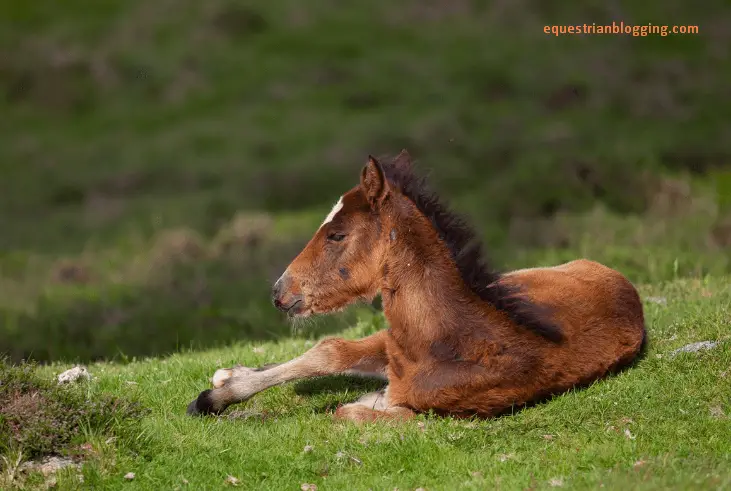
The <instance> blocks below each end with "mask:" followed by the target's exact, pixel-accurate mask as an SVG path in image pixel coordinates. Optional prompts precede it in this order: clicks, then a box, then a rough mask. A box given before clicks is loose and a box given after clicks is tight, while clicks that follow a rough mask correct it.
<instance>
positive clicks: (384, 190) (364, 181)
mask: <svg viewBox="0 0 731 491" xmlns="http://www.w3.org/2000/svg"><path fill="white" fill-rule="evenodd" d="M360 187H361V188H363V192H364V193H365V195H366V198H367V199H368V203H369V204H370V205H371V209H373V210H376V209H377V208H378V207H379V206H380V204H381V203H382V202H383V200H384V198H385V197H386V195H387V194H388V182H387V181H386V175H385V174H384V173H383V167H381V164H380V163H378V161H377V160H376V158H375V157H372V156H370V155H369V156H368V163H367V164H366V165H365V167H363V170H362V171H361V173H360Z"/></svg>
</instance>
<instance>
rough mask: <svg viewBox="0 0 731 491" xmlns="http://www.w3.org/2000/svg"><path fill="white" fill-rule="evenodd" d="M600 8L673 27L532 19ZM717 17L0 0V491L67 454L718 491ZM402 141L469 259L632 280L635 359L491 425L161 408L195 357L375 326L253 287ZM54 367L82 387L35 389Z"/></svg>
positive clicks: (628, 10)
mask: <svg viewBox="0 0 731 491" xmlns="http://www.w3.org/2000/svg"><path fill="white" fill-rule="evenodd" d="M612 21H624V22H625V23H633V24H645V23H650V22H651V23H654V24H684V25H688V24H689V25H699V26H700V33H699V34H698V35H685V36H668V37H657V36H655V37H653V36H648V37H637V38H635V37H617V36H565V37H558V38H556V37H550V36H547V35H545V34H544V32H543V27H544V25H547V24H569V23H584V22H597V23H611V22H612ZM729 22H731V9H729V7H728V5H727V2H725V0H709V1H707V2H705V4H704V8H703V9H699V8H697V7H696V6H695V5H694V4H691V3H688V2H683V1H680V0H667V1H663V2H660V1H654V0H648V1H647V2H644V3H640V2H635V1H630V0H616V1H611V2H584V3H583V4H581V6H578V5H576V6H575V5H568V4H566V5H563V4H561V5H559V4H556V5H549V4H548V3H547V2H545V1H543V0H518V1H512V0H511V1H507V0H494V1H490V2H487V1H481V0H470V1H467V0H450V1H439V0H433V1H423V0H404V1H401V2H392V1H386V0H375V1H373V2H370V3H362V4H356V3H350V4H347V5H345V4H342V3H339V2H334V1H332V0H322V1H319V2H317V3H316V4H315V3H313V4H311V5H310V4H308V5H307V7H304V6H303V4H302V2H295V1H293V0H276V1H273V2H268V3H267V2H264V3H261V2H259V3H255V2H248V1H245V0H207V1H205V2H198V1H194V0H178V1H176V2H172V1H170V0H106V1H103V2H100V1H97V0H65V1H64V2H61V3H59V2H54V1H51V0H37V1H33V2H30V1H27V2H21V1H16V2H12V1H6V2H0V47H1V48H2V49H0V115H2V117H0V356H1V355H7V359H4V360H3V362H2V365H1V368H2V370H0V373H2V377H1V378H0V453H1V454H2V457H3V458H2V459H0V488H2V489H5V488H12V487H18V488H21V489H22V488H25V489H37V488H43V487H44V486H45V484H46V483H47V482H46V481H45V480H44V478H42V477H41V476H40V475H38V474H37V473H36V474H30V475H29V474H28V473H27V472H24V471H21V467H22V464H23V462H28V461H35V460H38V459H40V458H42V457H43V456H44V455H49V454H60V455H66V456H73V457H78V458H79V459H80V461H81V462H83V468H82V469H81V471H76V470H70V469H69V470H65V471H61V472H60V474H59V476H58V484H57V489H78V488H87V489H116V488H118V487H119V488H122V487H125V488H131V489H177V488H180V489H185V488H190V489H218V488H224V487H227V486H232V485H233V484H232V483H226V482H225V479H226V477H227V476H228V475H231V476H234V477H236V478H237V479H238V480H239V482H238V487H240V488H243V489H301V486H302V484H303V483H309V484H316V485H317V486H318V488H319V489H320V490H322V489H388V490H390V489H393V488H395V487H398V488H399V489H401V490H405V489H416V488H419V487H422V488H425V489H430V490H436V489H484V488H499V489H537V488H545V487H552V486H555V487H559V486H562V487H564V488H571V489H582V488H587V489H596V488H597V487H599V486H600V483H602V484H604V488H607V489H617V488H630V489H668V488H670V489H723V488H725V487H729V486H731V475H730V473H729V471H728V469H729V468H730V467H731V466H730V465H729V464H730V463H731V462H729V461H730V460H731V443H729V442H731V430H730V426H729V425H730V423H729V422H730V420H729V416H730V415H731V406H730V404H731V401H730V400H729V394H730V393H731V390H729V389H731V387H730V386H729V383H730V381H731V372H729V370H731V357H730V355H729V352H730V350H729V334H728V333H729V332H731V330H729V327H731V326H730V322H731V314H730V313H729V304H730V303H731V291H730V289H729V286H728V285H729V280H731V254H730V253H729V251H730V250H731V171H730V170H729V169H731V136H730V135H731V126H729V124H730V123H729V118H728V117H727V115H728V114H729V113H731V105H730V104H731V98H729V97H728V86H729V85H728V80H729V79H731V64H730V63H729V59H731V58H730V57H729V56H728V47H729V46H731V37H730V34H729V32H730V31H729V30H728V24H729ZM404 147H406V148H408V149H409V151H410V152H411V153H412V155H413V156H414V157H415V159H416V161H417V165H419V166H420V167H421V168H422V169H423V170H425V171H426V172H428V173H429V174H430V176H431V181H432V182H433V183H434V184H435V187H436V188H437V189H438V190H439V191H440V192H441V193H442V194H444V196H445V197H446V198H448V201H449V202H452V203H453V205H454V207H455V208H457V209H458V210H459V211H463V212H465V213H466V214H467V215H468V217H469V218H470V221H472V222H473V223H474V224H475V225H476V229H477V230H478V231H479V234H480V235H481V236H482V237H483V238H484V239H485V241H486V246H487V249H488V251H490V256H491V257H492V258H493V259H494V264H495V265H496V266H497V267H499V268H501V269H511V268H521V267H531V266H541V265H554V264H558V263H560V262H563V261H567V260H571V259H575V258H577V257H586V258H589V259H593V260H597V261H599V262H602V263H604V264H606V265H608V266H610V267H613V268H616V269H618V270H619V271H621V272H622V273H624V274H625V275H626V276H627V277H628V278H629V279H630V280H631V281H633V282H634V283H636V284H637V285H639V286H640V288H641V291H642V294H643V297H644V298H645V299H646V302H645V308H646V314H647V319H648V328H649V332H650V340H651V344H650V351H649V353H648V356H647V358H646V359H644V360H643V361H642V362H640V363H639V365H638V366H637V367H635V368H633V369H631V370H628V371H627V372H625V373H623V374H621V375H619V376H617V377H614V378H612V379H610V380H606V381H602V382H600V383H597V384H596V385H594V386H592V387H590V388H588V389H586V390H581V391H577V392H575V393H571V394H566V395H564V396H561V397H558V398H556V399H554V400H552V401H550V402H546V403H544V404H541V405H539V406H537V407H533V408H530V409H527V410H524V411H521V412H519V413H517V414H515V415H511V416H507V417H503V418H499V419H496V420H492V421H482V422H480V421H473V422H464V421H461V422H456V421H451V420H449V419H443V420H440V419H435V418H429V417H424V418H421V419H420V420H419V421H418V422H413V423H409V424H406V425H397V426H388V425H372V426H366V427H363V428H358V427H354V426H351V425H346V424H341V423H338V424H335V423H333V422H331V420H330V416H329V413H330V412H331V411H332V410H333V409H334V408H335V407H336V406H337V404H340V403H345V402H349V401H351V400H353V399H355V398H357V397H358V396H359V394H361V393H362V392H364V391H366V390H370V389H373V388H374V382H370V381H363V380H358V379H346V378H330V379H322V380H316V381H309V382H300V383H295V384H291V385H287V386H283V387H280V388H276V389H272V390H270V391H268V392H266V393H263V394H260V395H259V396H257V397H255V398H254V399H253V400H251V401H249V402H248V403H247V404H246V405H243V406H242V407H239V408H234V410H235V412H232V413H231V415H226V416H224V417H222V418H220V419H191V418H187V417H185V416H184V410H185V406H186V404H187V403H188V402H189V401H190V400H191V399H193V398H194V397H195V396H196V395H197V394H198V392H199V391H200V390H202V389H203V388H205V387H206V385H207V380H208V378H209V377H210V376H211V375H212V374H213V372H214V371H215V369H216V368H219V367H221V366H228V365H231V364H232V363H241V364H244V365H257V364H260V363H265V362H270V361H281V360H284V359H287V358H290V357H292V356H295V355H297V354H299V353H301V352H302V351H303V350H305V349H306V348H307V347H308V346H311V345H312V344H313V343H314V342H316V340H317V339H318V338H321V337H322V336H325V335H345V336H361V335H364V334H368V333H370V332H372V331H373V330H375V329H377V328H381V327H383V319H382V317H381V314H380V313H379V312H378V308H377V305H376V308H374V307H373V306H360V307H358V308H353V309H350V310H349V311H347V312H345V313H343V314H339V315H336V316H332V317H329V318H323V319H320V320H318V321H317V322H316V323H313V324H312V325H308V326H306V327H305V328H304V329H300V330H294V329H292V326H290V325H289V324H288V323H287V321H286V320H285V319H284V318H283V317H282V315H281V314H280V313H279V312H277V311H276V310H275V309H274V308H273V307H272V306H271V303H270V300H269V291H270V285H271V281H272V279H274V278H276V277H277V276H278V275H279V274H280V273H281V272H282V270H283V269H284V268H285V267H286V265H287V263H288V262H289V261H290V260H291V259H292V257H293V256H294V255H295V254H296V253H297V251H298V250H299V249H300V248H301V247H302V246H303V245H304V244H305V243H306V241H307V240H308V239H309V237H310V236H311V234H312V233H313V231H314V230H315V229H316V227H317V226H318V224H319V223H320V221H321V220H322V217H323V216H324V215H325V214H326V213H327V211H328V210H329V208H330V207H331V205H332V203H333V202H334V200H336V199H337V196H339V195H340V194H341V193H342V192H343V191H344V190H346V189H347V188H349V187H350V186H352V185H354V184H356V183H357V178H358V172H359V170H360V167H361V166H362V165H363V164H364V163H365V159H366V158H367V156H368V154H374V155H382V154H395V153H397V152H398V151H400V150H401V149H402V148H404ZM663 299H664V300H663ZM658 302H659V303H658ZM703 340H713V341H718V342H719V343H720V344H719V345H718V346H717V347H716V348H715V349H714V350H712V351H708V352H701V353H695V354H685V355H681V356H678V357H674V358H673V357H670V356H669V355H668V353H669V352H670V351H672V350H673V349H675V348H677V347H679V346H682V345H684V344H687V343H690V342H695V341H703ZM28 359H31V360H34V361H37V362H39V363H41V365H40V366H39V367H34V366H31V365H24V364H22V361H23V360H28ZM75 363H83V364H86V365H87V366H89V368H90V370H91V372H92V373H93V374H94V377H95V378H94V380H93V381H92V382H90V383H88V384H87V383H83V384H80V385H79V386H74V387H66V388H54V387H53V381H54V379H53V377H54V376H55V374H57V373H58V372H59V371H61V370H62V369H63V368H66V367H68V366H71V365H72V364H75ZM39 377H40V378H39ZM115 398H116V399H115ZM626 431H629V434H627V433H626ZM547 435H548V436H547ZM307 445H310V446H311V447H312V451H311V452H305V451H304V448H305V446H307ZM79 472H80V473H81V475H83V483H81V482H80V481H79V479H78V474H79ZM128 472H134V473H135V478H134V480H133V481H131V482H128V481H126V480H125V479H124V478H123V476H124V475H125V474H126V473H128Z"/></svg>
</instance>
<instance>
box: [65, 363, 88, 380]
mask: <svg viewBox="0 0 731 491" xmlns="http://www.w3.org/2000/svg"><path fill="white" fill-rule="evenodd" d="M82 378H83V379H86V380H91V374H90V373H89V371H88V370H87V369H86V367H84V366H81V365H78V366H75V367H74V368H69V369H68V370H66V371H65V372H63V373H61V374H59V376H58V383H59V384H67V383H70V382H76V381H77V380H79V379H82Z"/></svg>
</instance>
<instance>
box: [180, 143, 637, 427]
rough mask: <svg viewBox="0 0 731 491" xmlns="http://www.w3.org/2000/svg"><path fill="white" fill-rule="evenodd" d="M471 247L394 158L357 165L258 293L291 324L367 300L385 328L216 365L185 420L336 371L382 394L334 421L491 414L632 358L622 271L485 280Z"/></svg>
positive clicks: (535, 272)
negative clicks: (262, 363) (381, 384)
mask: <svg viewBox="0 0 731 491" xmlns="http://www.w3.org/2000/svg"><path fill="white" fill-rule="evenodd" d="M474 239H475V234H474V232H473V231H472V230H470V228H469V227H468V226H467V225H466V223H465V222H464V221H463V220H462V219H461V218H459V217H458V216H456V215H454V214H453V213H451V212H450V211H448V210H447V209H446V208H445V207H444V206H443V205H442V204H441V203H440V201H439V199H438V197H437V196H436V195H434V194H433V193H431V192H429V191H428V190H427V188H426V186H425V182H424V180H423V179H420V178H418V177H416V175H415V174H414V172H413V169H412V165H411V159H410V157H409V155H408V153H407V152H406V151H405V150H404V151H402V152H401V153H400V154H399V155H398V156H397V157H396V158H395V159H393V161H390V162H384V163H379V162H378V161H377V160H376V159H375V158H373V157H371V158H370V159H369V161H368V163H367V164H366V165H365V167H364V168H363V170H362V172H361V176H360V184H359V185H358V186H355V187H354V188H352V189H351V190H350V191H348V192H347V193H345V194H344V195H343V196H342V197H341V198H340V199H339V200H338V202H337V203H336V204H335V206H334V207H333V209H332V211H331V212H330V214H329V215H328V216H327V217H326V218H325V220H324V221H323V223H322V225H321V226H320V228H319V229H318V230H317V232H316V233H315V235H314V236H313V237H312V239H311V240H310V242H309V243H308V244H307V246H305V248H304V250H302V252H300V254H299V255H298V256H297V257H296V258H295V259H294V260H293V261H292V263H291V264H290V265H289V267H288V268H287V269H286V271H285V272H284V274H282V276H281V277H280V278H279V280H278V281H277V282H276V283H275V285H274V288H273V292H272V296H273V302H274V305H275V306H276V307H277V308H279V309H280V310H282V311H285V312H287V313H288V315H290V316H293V317H296V316H309V315H312V314H326V313H330V312H334V311H338V310H341V309H343V308H345V307H346V306H347V305H349V304H351V303H353V302H355V301H358V300H369V299H373V298H374V297H375V296H376V295H377V294H379V293H380V294H381V297H382V302H383V309H384V313H385V316H386V318H387V320H388V324H389V326H390V327H389V328H388V329H386V330H383V331H380V332H378V333H376V334H373V335H371V336H368V337H366V338H363V339H360V340H345V339H340V338H327V339H324V340H322V341H320V343H318V344H317V345H316V346H314V347H313V348H312V349H310V350H308V351H307V352H305V353H304V354H302V355H301V356H299V357H297V358H295V359H293V360H291V361H288V362H286V363H282V364H278V365H274V366H269V367H262V368H257V369H252V368H246V367H241V366H238V367H234V368H224V369H219V370H218V371H216V373H215V375H214V376H213V379H212V382H213V387H214V388H213V389H208V390H205V391H203V392H201V394H200V395H199V396H198V398H197V399H196V400H194V401H193V402H191V404H190V405H189V407H188V412H189V413H190V414H206V413H212V414H217V413H220V412H222V411H224V410H225V409H226V408H227V407H228V406H229V405H231V404H234V403H237V402H241V401H245V400H247V399H249V398H250V397H252V396H253V395H254V394H256V393H257V392H260V391H262V390H264V389H266V388H268V387H272V386H274V385H278V384H282V383H284V382H288V381H291V380H295V379H301V378H306V377H317V376H323V375H331V374H349V373H350V374H361V375H367V376H374V377H381V378H384V379H387V380H388V385H387V386H386V388H385V389H384V390H381V391H379V392H375V393H372V394H367V395H365V396H363V397H362V398H361V399H359V400H358V401H357V402H355V403H352V404H346V405H343V406H340V407H339V408H338V409H337V411H336V412H335V417H337V418H344V419H350V420H355V421H374V420H378V419H406V418H409V417H411V416H413V415H414V414H415V413H416V412H426V411H430V410H432V411H434V412H435V413H437V414H442V415H453V416H459V417H468V416H472V415H476V416H481V417H491V416H496V415H498V414H500V413H502V412H505V411H506V410H510V409H511V408H513V407H516V406H517V407H520V406H524V405H526V404H530V403H532V402H535V401H538V400H541V399H545V398H546V397H548V396H550V395H554V394H559V393H561V392H565V391H567V390H569V389H571V388H572V387H577V386H584V385H587V384H589V383H591V382H593V381H595V380H597V379H600V378H601V377H603V376H605V375H607V374H609V373H611V372H614V371H616V370H619V369H621V368H623V367H625V366H627V365H629V364H631V363H632V362H633V361H634V360H635V359H636V358H637V357H638V355H639V354H640V353H641V351H642V349H643V347H644V345H645V339H646V334H645V325H644V314H643V310H642V303H641V302H640V298H639V295H638V293H637V290H636V289H635V288H634V286H633V285H632V284H631V283H630V282H629V281H628V280H627V279H626V278H625V277H624V276H623V275H622V274H620V273H619V272H617V271H615V270H613V269H610V268H608V267H606V266H603V265H601V264H598V263H596V262H592V261H589V260H585V259H579V260H575V261H571V262H568V263H566V264H562V265H559V266H555V267H546V268H533V269H523V270H519V271H513V272H509V273H495V272H493V271H492V270H491V269H489V268H488V267H487V266H486V265H485V264H484V263H483V262H482V259H481V250H480V246H479V245H478V244H477V243H476V241H475V240H474Z"/></svg>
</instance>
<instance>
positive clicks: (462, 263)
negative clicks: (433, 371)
mask: <svg viewBox="0 0 731 491" xmlns="http://www.w3.org/2000/svg"><path fill="white" fill-rule="evenodd" d="M397 159H398V157H397ZM380 162H381V166H382V168H383V171H384V174H385V175H386V179H388V181H389V183H390V184H391V185H392V186H394V187H395V188H396V189H397V190H398V191H400V192H401V193H402V194H403V195H404V196H406V197H407V198H409V199H410V200H411V201H412V202H413V203H414V204H415V205H416V207H417V208H418V209H419V211H421V212H422V213H423V214H424V215H425V216H426V217H427V218H429V220H430V221H431V223H432V225H433V226H434V228H435V229H436V231H437V233H438V234H439V236H440V238H441V239H442V240H443V241H444V243H445V244H446V245H447V247H448V249H449V251H450V252H451V255H452V259H453V260H454V262H455V264H456V266H457V269H458V270H459V272H460V275H461V276H462V280H463V281H464V282H465V284H466V285H467V286H468V287H469V288H470V289H471V290H472V291H473V292H474V293H475V294H477V296H479V297H480V298H481V299H482V300H484V301H486V302H489V303H490V304H492V305H493V306H494V307H495V308H497V309H498V310H501V311H503V312H505V313H506V314H507V315H508V317H510V319H511V320H512V321H513V322H515V323H517V324H520V325H522V326H525V327H527V328H528V329H531V330H532V331H534V332H536V333H538V334H540V335H541V336H543V337H545V338H547V339H549V340H551V341H555V342H558V341H561V339H563V335H562V333H561V329H560V328H559V327H558V326H557V325H556V324H554V323H553V322H552V321H551V320H550V316H549V312H548V311H547V309H546V308H543V307H541V306H538V305H536V304H534V303H532V302H530V301H529V300H528V299H527V298H525V297H524V296H522V295H520V291H519V290H518V289H516V288H513V287H510V286H508V285H505V284H503V283H501V282H500V279H501V277H502V274H501V273H500V272H498V271H496V270H494V269H492V268H491V267H490V266H489V264H488V263H487V262H486V261H485V260H484V256H483V251H482V244H481V243H480V241H479V240H478V239H477V235H476V233H475V232H474V230H473V229H472V228H471V227H470V226H469V224H468V223H467V221H466V220H465V219H464V218H463V217H462V216H460V215H458V214H456V213H454V212H453V211H450V210H449V209H447V208H446V206H445V205H444V204H443V203H442V202H441V201H440V199H439V196H437V195H436V193H434V192H433V191H431V190H430V189H429V188H428V186H427V183H426V178H424V177H420V176H417V175H416V174H415V173H414V172H413V170H412V169H411V166H410V165H400V164H398V163H397V162H396V160H394V161H391V160H390V159H384V160H382V161H380Z"/></svg>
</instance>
